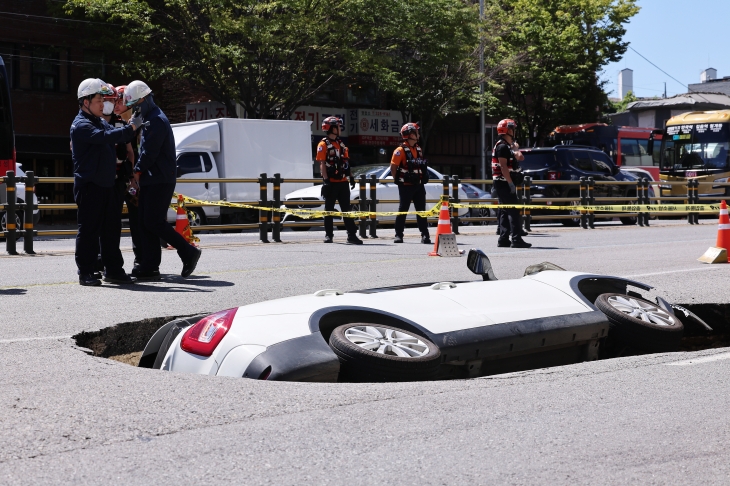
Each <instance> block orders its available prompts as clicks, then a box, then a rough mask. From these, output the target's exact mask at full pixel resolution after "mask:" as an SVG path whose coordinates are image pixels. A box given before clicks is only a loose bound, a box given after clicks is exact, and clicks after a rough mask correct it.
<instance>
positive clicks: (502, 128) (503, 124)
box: [497, 118, 517, 135]
mask: <svg viewBox="0 0 730 486" xmlns="http://www.w3.org/2000/svg"><path fill="white" fill-rule="evenodd" d="M510 128H511V129H512V130H516V129H517V122H516V121H514V120H512V119H511V118H505V119H504V120H501V121H500V122H499V123H497V133H498V134H499V135H506V134H507V131H508V130H509V129H510Z"/></svg>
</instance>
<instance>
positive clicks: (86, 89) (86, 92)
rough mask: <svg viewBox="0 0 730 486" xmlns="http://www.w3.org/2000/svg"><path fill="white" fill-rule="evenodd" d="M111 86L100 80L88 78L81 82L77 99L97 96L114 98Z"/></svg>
mask: <svg viewBox="0 0 730 486" xmlns="http://www.w3.org/2000/svg"><path fill="white" fill-rule="evenodd" d="M110 86H111V85H109V84H107V83H105V82H104V81H102V80H101V79H99V78H87V79H84V80H83V81H81V84H79V89H78V91H77V94H78V96H77V98H78V99H81V98H85V97H87V96H92V95H95V94H102V95H104V96H113V95H114V91H113V90H112V88H111V87H110Z"/></svg>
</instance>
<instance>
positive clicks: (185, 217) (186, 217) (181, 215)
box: [177, 214, 188, 219]
mask: <svg viewBox="0 0 730 486" xmlns="http://www.w3.org/2000/svg"><path fill="white" fill-rule="evenodd" d="M177 219H188V215H187V214H178V215H177Z"/></svg>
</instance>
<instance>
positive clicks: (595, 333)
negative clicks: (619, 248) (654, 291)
mask: <svg viewBox="0 0 730 486" xmlns="http://www.w3.org/2000/svg"><path fill="white" fill-rule="evenodd" d="M467 266H468V267H469V269H470V270H471V271H472V272H474V273H475V274H477V275H480V276H481V277H482V279H481V280H479V281H472V282H443V281H441V282H439V281H436V282H432V283H418V284H404V285H399V286H396V287H384V288H376V289H369V290H360V291H353V292H341V291H339V290H336V289H323V290H317V291H316V292H313V293H311V294H308V295H301V296H297V297H288V298H284V299H277V300H271V301H267V302H260V303H256V304H250V305H246V306H242V307H236V308H232V309H228V310H223V311H220V312H217V313H215V314H211V315H208V316H204V317H202V318H195V319H189V320H188V319H178V320H175V321H171V322H169V323H167V324H165V325H164V326H162V327H161V328H160V329H159V330H158V331H157V332H156V333H155V334H154V335H153V336H152V338H151V339H150V340H149V342H148V343H147V346H146V347H145V349H144V351H143V353H142V356H141V358H140V362H139V366H140V367H146V368H156V369H161V370H166V371H176V372H183V373H197V374H203V375H218V376H233V377H245V378H253V379H259V380H285V381H323V382H335V381H356V382H357V381H415V380H428V379H440V378H441V379H443V378H449V377H459V378H464V377H475V376H483V375H490V374H495V373H502V372H507V371H515V370H524V369H529V368H534V367H543V366H553V365H557V364H567V363H575V362H579V361H584V360H592V359H597V358H598V357H599V355H600V354H599V353H601V352H602V350H605V351H606V352H608V351H607V350H610V349H612V346H614V345H615V344H618V345H619V347H622V348H626V347H628V348H631V349H634V350H637V351H641V352H667V351H672V350H676V349H677V348H678V346H679V342H680V339H681V338H682V334H683V329H684V328H683V323H682V321H681V320H680V319H679V318H678V317H677V316H676V315H675V314H674V309H675V307H673V306H672V304H669V303H667V302H666V301H664V300H663V299H661V298H657V301H656V303H652V302H649V301H647V300H645V299H643V298H641V297H639V294H638V293H637V292H635V291H630V292H629V291H627V287H628V286H631V287H635V288H637V289H640V290H650V289H651V287H650V286H648V285H645V284H643V283H640V282H635V281H632V280H628V279H625V278H622V277H613V276H608V275H597V274H591V273H581V272H568V271H565V270H563V269H562V268H560V267H558V266H556V265H553V264H550V263H547V262H545V263H541V264H538V265H531V266H530V267H528V268H527V269H526V270H525V275H524V276H523V277H522V278H519V279H512V280H497V278H496V276H495V275H494V271H493V270H492V267H491V264H490V263H489V258H487V255H485V254H484V253H483V252H481V251H480V250H476V249H472V250H471V251H470V252H469V256H468V258H467ZM527 295H529V298H528V299H526V298H525V296H527ZM677 310H681V311H682V312H683V313H685V314H683V315H686V312H689V311H686V309H683V308H679V307H678V308H677ZM695 317H696V316H695ZM683 319H684V317H683ZM614 349H615V348H614ZM604 355H605V356H609V355H606V354H604Z"/></svg>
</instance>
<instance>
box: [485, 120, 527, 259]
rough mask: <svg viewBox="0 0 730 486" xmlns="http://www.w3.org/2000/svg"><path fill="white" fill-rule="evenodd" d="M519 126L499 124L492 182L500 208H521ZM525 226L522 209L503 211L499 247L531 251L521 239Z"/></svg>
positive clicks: (513, 122) (511, 123)
mask: <svg viewBox="0 0 730 486" xmlns="http://www.w3.org/2000/svg"><path fill="white" fill-rule="evenodd" d="M516 130H517V123H516V122H515V121H514V120H511V119H509V118H507V119H504V120H501V121H500V122H499V123H498V124H497V133H498V134H499V140H498V141H497V143H496V144H495V145H494V148H493V149H492V179H493V181H494V189H495V191H496V192H497V199H498V201H499V204H500V205H502V204H510V205H511V204H519V200H518V199H517V187H516V186H517V185H520V184H522V181H523V177H524V176H523V175H522V172H521V171H520V168H519V162H520V161H522V160H524V159H525V156H524V155H522V153H521V152H520V150H519V145H517V143H516V142H515V131H516ZM521 233H522V224H521V221H520V211H519V209H514V208H512V209H508V208H500V210H499V240H498V241H497V246H499V247H511V248H530V247H531V246H532V245H531V244H530V243H527V242H526V241H524V240H523V239H522V236H521Z"/></svg>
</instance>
